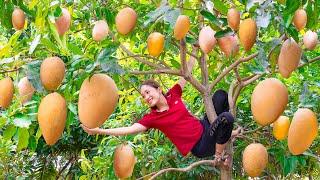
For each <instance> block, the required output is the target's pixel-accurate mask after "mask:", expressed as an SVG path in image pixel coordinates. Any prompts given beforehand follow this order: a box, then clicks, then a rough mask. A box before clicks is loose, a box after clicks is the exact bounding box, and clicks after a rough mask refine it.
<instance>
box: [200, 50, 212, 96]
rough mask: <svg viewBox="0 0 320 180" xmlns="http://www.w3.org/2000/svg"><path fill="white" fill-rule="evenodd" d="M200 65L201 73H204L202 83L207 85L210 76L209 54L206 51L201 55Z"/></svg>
mask: <svg viewBox="0 0 320 180" xmlns="http://www.w3.org/2000/svg"><path fill="white" fill-rule="evenodd" d="M200 67H201V75H202V84H203V85H204V86H205V87H207V86H208V81H209V76H208V66H207V55H206V54H205V53H202V55H201V58H200ZM209 92H210V91H209Z"/></svg>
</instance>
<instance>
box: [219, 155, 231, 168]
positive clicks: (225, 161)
mask: <svg viewBox="0 0 320 180" xmlns="http://www.w3.org/2000/svg"><path fill="white" fill-rule="evenodd" d="M220 166H221V167H222V168H224V169H230V168H231V167H232V158H231V156H230V154H225V155H224V159H222V163H221V164H220Z"/></svg>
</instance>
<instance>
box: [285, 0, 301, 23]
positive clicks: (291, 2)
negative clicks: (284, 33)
mask: <svg viewBox="0 0 320 180" xmlns="http://www.w3.org/2000/svg"><path fill="white" fill-rule="evenodd" d="M299 6H300V2H299V1H297V0H286V8H285V10H284V11H283V21H284V23H285V27H286V28H287V27H289V25H290V24H291V22H292V18H293V15H294V13H295V11H296V10H297V9H298V8H299Z"/></svg>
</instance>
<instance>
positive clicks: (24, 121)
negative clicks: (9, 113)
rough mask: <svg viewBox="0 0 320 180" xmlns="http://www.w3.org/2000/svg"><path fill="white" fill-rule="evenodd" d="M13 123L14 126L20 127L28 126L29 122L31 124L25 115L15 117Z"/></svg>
mask: <svg viewBox="0 0 320 180" xmlns="http://www.w3.org/2000/svg"><path fill="white" fill-rule="evenodd" d="M13 124H14V125H15V126H16V127H20V128H29V126H30V124H31V120H30V119H29V118H26V117H22V118H15V119H14V120H13Z"/></svg>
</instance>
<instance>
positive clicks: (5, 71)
mask: <svg viewBox="0 0 320 180" xmlns="http://www.w3.org/2000/svg"><path fill="white" fill-rule="evenodd" d="M20 69H21V67H18V68H15V69H10V70H3V71H0V74H4V73H8V72H15V71H19V70H20Z"/></svg>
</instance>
